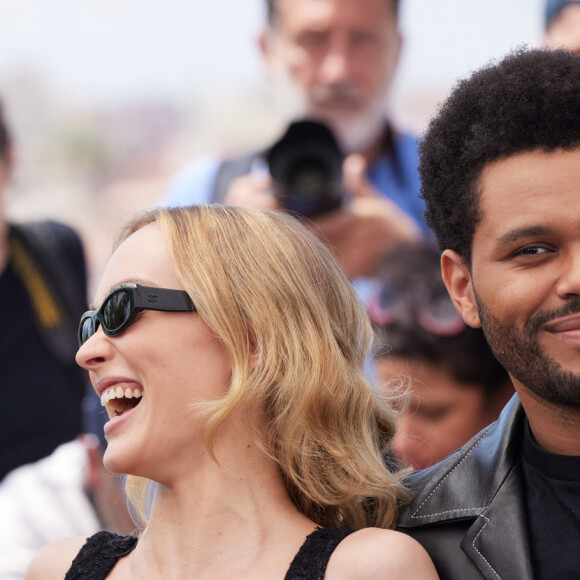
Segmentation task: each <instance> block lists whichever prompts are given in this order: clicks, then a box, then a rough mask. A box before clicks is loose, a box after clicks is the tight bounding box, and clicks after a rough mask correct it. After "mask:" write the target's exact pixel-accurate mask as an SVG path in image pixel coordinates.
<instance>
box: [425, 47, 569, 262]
mask: <svg viewBox="0 0 580 580" xmlns="http://www.w3.org/2000/svg"><path fill="white" fill-rule="evenodd" d="M575 147H580V55H574V54H572V53H570V52H566V51H563V50H558V51H547V50H542V49H534V50H527V49H520V50H517V51H515V52H514V53H512V54H510V55H509V56H507V57H506V58H504V59H503V60H502V61H500V62H499V63H492V64H490V65H488V66H486V67H484V68H482V69H480V70H478V71H476V72H475V73H473V74H472V75H471V76H470V77H469V78H467V79H465V80H462V81H460V82H459V83H458V84H457V85H456V87H455V88H454V90H453V92H452V93H451V96H450V97H449V98H448V99H447V100H446V101H445V103H444V104H443V106H442V107H441V109H440V111H439V113H438V114H437V116H436V117H435V118H434V119H433V120H432V121H431V123H430V125H429V127H428V129H427V132H426V133H425V135H424V138H423V141H422V143H421V145H420V147H419V154H420V159H421V161H420V166H419V173H420V176H421V182H422V197H423V199H424V200H425V203H426V206H427V211H426V212H425V218H426V221H427V224H428V225H429V226H430V227H431V229H432V230H433V231H434V232H435V235H436V237H437V243H438V246H439V249H440V250H441V251H443V250H445V249H447V248H449V249H452V250H454V251H456V252H457V253H458V254H460V255H461V256H462V258H463V260H464V261H465V263H466V264H468V265H471V243H472V240H473V235H474V233H475V230H476V228H477V225H478V223H479V221H480V219H481V215H480V213H479V203H478V201H479V190H478V182H479V178H480V175H481V172H482V170H483V168H484V167H485V166H486V165H488V164H489V163H491V162H492V161H496V160H499V159H505V158H507V157H510V156H512V155H516V154H518V153H523V152H526V151H532V150H535V149H540V150H543V151H547V152H548V151H553V150H555V149H559V148H562V149H568V150H569V149H573V148H575ZM506 195H509V192H506Z"/></svg>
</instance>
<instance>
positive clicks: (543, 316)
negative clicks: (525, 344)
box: [525, 298, 580, 335]
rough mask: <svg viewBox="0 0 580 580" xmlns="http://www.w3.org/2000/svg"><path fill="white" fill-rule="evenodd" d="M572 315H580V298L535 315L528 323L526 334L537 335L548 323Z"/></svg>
mask: <svg viewBox="0 0 580 580" xmlns="http://www.w3.org/2000/svg"><path fill="white" fill-rule="evenodd" d="M572 314H580V298H574V299H572V300H570V302H568V303H567V304H565V305H564V306H561V307H559V308H554V309H553V310H545V311H544V312H538V314H535V315H534V316H532V317H531V318H530V319H529V320H528V321H527V323H526V326H525V331H526V334H528V335H532V334H535V333H536V332H537V331H538V329H539V328H540V326H542V325H543V324H546V322H551V321H552V320H557V319H558V318H563V317H564V316H570V315H572Z"/></svg>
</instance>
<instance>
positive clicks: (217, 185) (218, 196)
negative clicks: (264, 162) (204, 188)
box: [211, 151, 264, 203]
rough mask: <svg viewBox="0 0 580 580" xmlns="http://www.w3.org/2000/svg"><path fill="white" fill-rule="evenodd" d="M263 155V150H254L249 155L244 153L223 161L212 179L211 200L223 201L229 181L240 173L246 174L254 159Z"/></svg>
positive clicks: (214, 201) (215, 201) (213, 201)
mask: <svg viewBox="0 0 580 580" xmlns="http://www.w3.org/2000/svg"><path fill="white" fill-rule="evenodd" d="M263 155H264V152H263V151H256V152H254V153H250V155H244V157H239V158H237V159H229V160H228V161H223V162H222V164H221V165H220V166H219V169H218V172H217V175H216V178H215V181H214V186H213V191H212V195H211V202H212V203H223V202H224V199H225V197H226V194H227V192H228V189H229V187H230V183H231V182H232V181H233V180H234V179H237V178H238V177H242V175H248V173H250V171H251V169H252V165H253V163H254V161H255V160H256V159H257V158H258V157H263Z"/></svg>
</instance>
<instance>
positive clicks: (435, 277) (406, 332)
mask: <svg viewBox="0 0 580 580" xmlns="http://www.w3.org/2000/svg"><path fill="white" fill-rule="evenodd" d="M439 262H440V254H439V252H438V250H437V248H436V247H435V245H434V244H432V243H429V242H418V243H406V244H400V245H398V246H396V247H394V248H392V249H391V250H389V251H388V252H387V253H386V254H385V255H384V257H383V259H382V262H381V267H380V272H379V276H378V280H379V282H380V295H379V299H380V297H381V296H382V295H383V294H384V293H385V292H386V293H387V294H388V297H387V299H388V300H389V302H391V303H392V308H393V309H395V312H394V316H393V317H392V319H391V320H390V321H386V320H382V321H379V320H377V319H376V318H375V317H374V313H373V310H372V308H369V314H370V317H371V322H372V323H373V329H374V332H375V347H374V355H375V357H376V358H377V359H381V358H383V357H402V358H405V359H410V360H421V361H425V362H427V363H429V364H431V365H437V366H441V367H444V368H445V369H447V370H448V371H449V373H450V374H451V376H452V377H453V378H454V379H455V380H456V381H458V382H459V383H463V384H470V385H479V386H481V388H482V389H483V391H484V392H485V394H486V396H488V397H492V396H493V394H495V393H496V392H498V391H500V390H501V389H503V388H504V387H505V384H506V382H507V381H508V378H509V377H508V374H507V371H506V370H505V369H504V368H503V366H502V365H501V364H500V363H499V362H498V361H497V360H496V358H495V357H494V355H493V353H492V351H491V348H490V347H489V345H488V344H487V341H486V339H485V336H484V334H483V331H482V330H481V328H471V327H469V326H467V325H466V324H462V326H460V327H458V328H456V329H455V330H454V331H453V332H451V333H443V334H441V333H440V334H438V333H437V332H435V329H434V328H428V327H425V325H424V324H421V320H420V318H421V317H420V312H419V311H420V310H421V309H423V308H428V309H431V310H433V309H437V311H438V312H439V314H440V315H441V314H443V315H444V316H445V318H449V316H450V314H449V313H450V312H452V313H453V314H454V315H455V316H456V317H457V318H458V319H459V320H460V321H461V322H463V321H462V320H461V318H460V315H459V313H457V312H456V311H455V307H454V306H453V303H452V301H451V298H450V297H449V294H448V293H447V289H446V288H445V284H444V283H443V280H442V278H441V268H440V265H439Z"/></svg>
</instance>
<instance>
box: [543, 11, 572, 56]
mask: <svg viewBox="0 0 580 580" xmlns="http://www.w3.org/2000/svg"><path fill="white" fill-rule="evenodd" d="M545 22H546V34H545V37H544V44H545V46H546V47H547V48H550V49H554V48H566V49H568V50H571V51H572V52H575V53H577V54H578V53H580V0H547V1H546V5H545Z"/></svg>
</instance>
